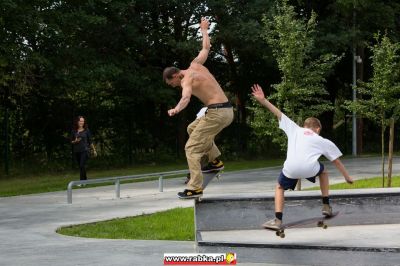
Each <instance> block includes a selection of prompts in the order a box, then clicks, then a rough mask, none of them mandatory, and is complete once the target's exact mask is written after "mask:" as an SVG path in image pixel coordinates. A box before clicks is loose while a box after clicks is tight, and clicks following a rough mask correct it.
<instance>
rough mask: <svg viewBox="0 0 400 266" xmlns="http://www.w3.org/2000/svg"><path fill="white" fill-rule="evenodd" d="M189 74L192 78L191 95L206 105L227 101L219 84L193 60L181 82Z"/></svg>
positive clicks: (204, 68)
mask: <svg viewBox="0 0 400 266" xmlns="http://www.w3.org/2000/svg"><path fill="white" fill-rule="evenodd" d="M189 76H190V77H191V78H192V79H193V81H192V95H194V96H196V97H197V98H199V100H200V101H202V102H203V103H204V104H205V105H206V106H208V105H210V104H214V103H224V102H227V101H228V98H227V97H226V95H225V93H224V91H223V90H222V88H221V86H220V85H219V84H218V82H217V81H216V80H215V78H214V76H213V75H212V74H211V73H210V71H208V69H207V68H206V67H204V66H203V65H201V64H198V63H195V62H193V63H191V64H190V67H189V68H188V69H187V70H186V71H185V76H184V78H183V79H182V82H184V80H185V79H186V78H187V77H189Z"/></svg>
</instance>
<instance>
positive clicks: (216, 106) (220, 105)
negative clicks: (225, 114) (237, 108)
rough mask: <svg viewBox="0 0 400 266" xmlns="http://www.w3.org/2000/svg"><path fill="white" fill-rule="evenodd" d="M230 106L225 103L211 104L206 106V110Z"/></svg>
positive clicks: (228, 103) (230, 105)
mask: <svg viewBox="0 0 400 266" xmlns="http://www.w3.org/2000/svg"><path fill="white" fill-rule="evenodd" d="M230 107H232V104H231V103H230V102H226V103H213V104H210V105H209V106H207V108H208V109H218V108H230Z"/></svg>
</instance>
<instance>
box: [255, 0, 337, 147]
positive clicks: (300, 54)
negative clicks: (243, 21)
mask: <svg viewBox="0 0 400 266" xmlns="http://www.w3.org/2000/svg"><path fill="white" fill-rule="evenodd" d="M297 17H298V14H297V13H296V12H295V10H294V7H293V6H290V5H289V4H288V3H287V1H283V2H282V3H280V4H277V7H276V15H274V16H273V18H272V19H269V18H267V17H264V24H265V27H264V33H263V37H264V39H265V41H266V42H267V43H268V44H269V45H270V46H271V47H272V50H273V55H274V57H275V59H276V61H277V64H278V69H279V70H280V72H281V75H282V81H281V83H279V84H273V85H272V87H273V88H274V89H275V92H274V93H271V94H270V96H269V98H270V99H272V100H274V101H275V103H276V105H277V106H278V107H279V108H280V109H281V110H282V111H283V112H284V113H285V114H287V115H288V116H289V117H291V119H293V120H294V121H295V122H297V123H299V124H300V123H302V122H303V120H304V119H305V118H306V117H309V116H318V115H320V114H321V113H323V112H325V111H327V110H332V104H331V103H330V102H329V101H328V100H327V99H326V96H327V94H328V93H327V91H326V89H325V87H324V82H325V81H326V80H325V77H326V76H327V75H328V74H330V71H331V70H332V67H333V66H334V65H335V64H336V63H337V62H338V61H339V60H340V57H338V56H336V55H333V54H329V53H326V54H322V55H320V56H318V57H316V56H314V55H313V50H314V48H315V43H314V40H315V29H316V25H317V23H316V14H315V13H312V15H311V17H310V18H309V19H308V20H304V19H301V18H297ZM252 110H253V111H254V114H255V116H254V120H253V121H252V123H251V125H252V127H253V128H254V129H255V132H256V134H258V135H261V136H263V135H270V136H272V137H273V141H275V142H277V143H280V144H281V145H282V147H284V146H285V143H286V141H284V138H283V135H282V134H281V133H280V132H279V133H278V131H277V130H276V127H274V126H271V125H275V126H277V121H276V119H274V118H273V117H272V116H271V115H270V114H269V113H268V112H266V111H265V109H263V108H260V107H258V106H256V107H254V108H252Z"/></svg>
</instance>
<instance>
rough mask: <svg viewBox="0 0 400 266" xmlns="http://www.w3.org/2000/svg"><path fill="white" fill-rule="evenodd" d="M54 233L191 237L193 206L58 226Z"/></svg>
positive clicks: (105, 236) (91, 236)
mask: <svg viewBox="0 0 400 266" xmlns="http://www.w3.org/2000/svg"><path fill="white" fill-rule="evenodd" d="M57 233H59V234H63V235H68V236H78V237H89V238H107V239H145V240H187V241H193V240H194V211H193V208H176V209H172V210H168V211H164V212H157V213H154V214H150V215H141V216H136V217H129V218H122V219H114V220H109V221H104V222H97V223H90V224H82V225H76V226H69V227H63V228H59V229H58V230H57Z"/></svg>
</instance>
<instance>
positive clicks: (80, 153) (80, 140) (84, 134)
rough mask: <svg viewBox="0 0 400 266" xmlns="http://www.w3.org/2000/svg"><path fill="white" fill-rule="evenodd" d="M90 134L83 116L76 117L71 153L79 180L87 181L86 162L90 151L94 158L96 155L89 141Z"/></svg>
mask: <svg viewBox="0 0 400 266" xmlns="http://www.w3.org/2000/svg"><path fill="white" fill-rule="evenodd" d="M91 138H92V136H91V134H90V131H89V128H88V125H87V123H86V120H85V118H84V117H83V116H78V117H77V118H76V120H75V121H74V125H73V129H72V136H71V143H72V144H73V153H74V157H75V159H76V161H77V162H78V165H79V170H80V180H87V176H86V162H87V160H88V159H89V152H90V149H92V151H93V155H94V156H95V157H96V156H97V153H96V150H95V148H94V145H93V143H92V141H91Z"/></svg>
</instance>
